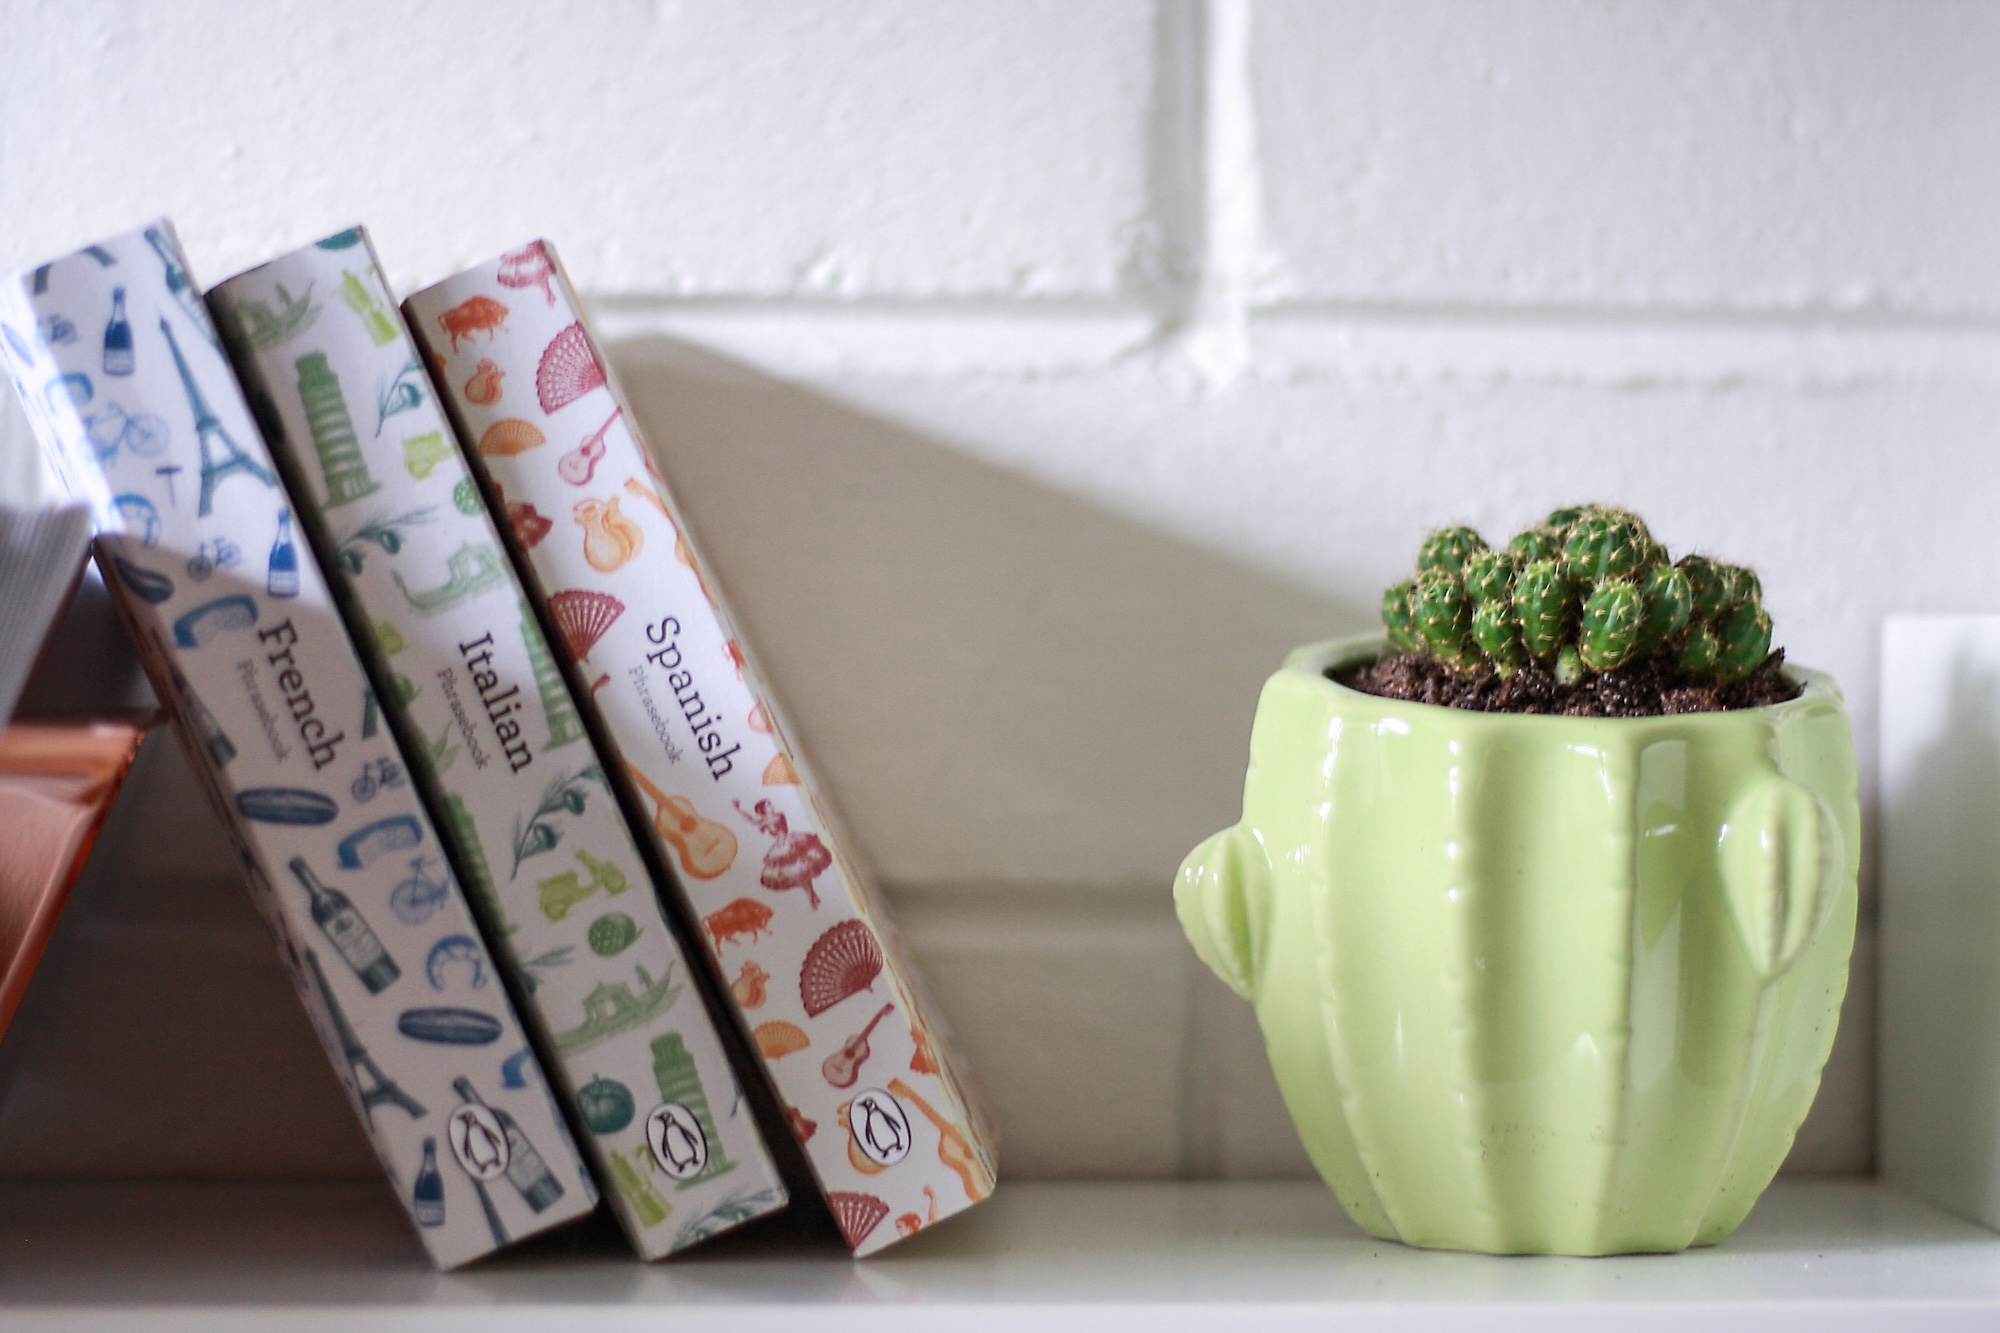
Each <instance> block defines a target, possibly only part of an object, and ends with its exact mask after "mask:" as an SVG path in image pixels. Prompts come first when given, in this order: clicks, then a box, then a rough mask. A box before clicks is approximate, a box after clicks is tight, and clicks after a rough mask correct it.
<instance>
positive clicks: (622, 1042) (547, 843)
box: [209, 227, 785, 1258]
mask: <svg viewBox="0 0 2000 1333" xmlns="http://www.w3.org/2000/svg"><path fill="white" fill-rule="evenodd" d="M209 305H210V308H211V309H212V310H213V312H214V313H215V316H216V322H217V325H218V327H220V328H221V330H222V332H223V340H224V343H225V344H226V345H227V346H228V348H229V350H230V352H231V355H232V356H233V357H234V358H235V361H236V365H237V368H238V372H239V375H240V376H241V378H242V380H243V382H244V385H245V386H246V388H247V389H248V390H249V393H250V399H251V402H252V404H253V406H254V407H256V408H257V409H258V410H259V411H260V413H261V414H262V416H263V425H264V431H265V435H266V436H267V438H269V439H270V441H271V444H272V448H273V451H274V452H275V454H276V455H277V459H278V463H279V467H280V471H281V474H282V475H283V476H284V478H285V480H286V481H287V482H288V483H289V485H290V488H291V492H292V494H293V496H294V497H295V498H296V499H297V501H298V503H299V506H300V513H299V517H300V519H301V520H302V527H303V530H304V531H305V532H306V533H307V534H309V535H310V536H311V537H312V539H313V546H314V548H315V550H316V551H317V552H318V554H319V557H320V561H321V564H322V566H323V567H324V568H325V569H326V571H327V573H328V576H329V579H330V580H331V582H332V583H333V585H334V589H335V592H336V595H337V598H338V600H340V601H341V602H342V603H343V609H344V610H345V611H346V613H347V616H348V623H349V626H350V628H352V629H353V630H354V631H355V633H356V637H357V639H358V638H361V637H362V636H363V635H365V636H366V637H367V638H368V639H370V640H372V646H373V652H374V656H375V660H376V671H375V679H376V682H377V686H378V693H379V694H380V695H381V696H382V697H383V699H384V702H385V704H386V706H387V707H388V709H389V712H390V714H391V715H392V716H393V717H394V718H396V719H397V721H398V722H399V724H400V725H401V727H402V729H403V737H404V741H405V744H404V752H405V753H406V754H407V755H408V756H409V758H410V761H411V763H412V764H413V765H414V766H415V769H416V771H415V773H414V774H412V775H411V776H412V777H414V778H416V779H417V780H418V781H419V782H420V785H421V786H422V787H423V788H424V789H425V790H426V791H427V793H428V795H429V799H430V804H431V808H432V809H433V810H434V811H435V812H436V813H437V819H438V826H439V832H440V833H441V834H442V835H443V836H444V837H445V838H446V839H447V840H449V841H451V842H452V843H453V846H454V850H455V853H456V856H455V858H454V859H455V861H456V864H457V866H458V868H459V870H460V878H461V880H462V882H463V883H464V884H465V885H466V886H467V888H468V889H470V890H471V891H472V892H473V893H474V895H475V898H476V900H479V899H483V900H484V904H485V908H484V917H485V921H486V924H487V927H488V929H487V939H488V941H489V942H490V944H491V945H492V948H493V953H494V955H495V957H496V959H497V961H499V963H500V964H501V966H503V967H505V968H507V969H509V970H510V971H511V972H512V973H513V975H514V977H515V978H516V979H517V981H518V983H519V985H518V987H517V992H516V993H517V994H520V995H522V997H523V998H522V1001H521V1009H522V1013H523V1016H524V1017H525V1018H526V1019H527V1020H528V1021H529V1023H530V1024H531V1025H536V1026H538V1028H539V1036H540V1038H541V1050H542V1051H543V1052H544V1054H545V1056H546V1058H547V1062H548V1067H549V1073H550V1077H551V1080H552V1082H553V1083H554V1084H555V1085H557V1086H558V1087H560V1088H561V1089H562V1095H563V1097H564V1098H565V1099H566V1100H567V1101H568V1102H569V1103H570V1105H571V1106H572V1107H573V1108H575V1111H576V1118H575V1121H574V1123H575V1124H576V1125H577V1127H578V1129H579V1131H580V1134H581V1139H582V1143H583V1146H584V1149H585V1151H586V1153H587V1154H588V1155H589V1156H590V1158H591V1160H592V1161H593V1163H594V1164H595V1166H596V1167H597V1170H598V1179H599V1181H600V1182H601V1183H602V1184H603V1186H604V1187H605V1191H606V1197H607V1198H608V1199H609V1200H610V1202H611V1204H612V1208H613V1211H614V1212H616V1214H617V1215H618V1218H619V1220H620V1222H621V1223H622V1224H623V1226H624V1229H625V1232H626V1234H627V1236H628V1237H630V1239H631V1241H632V1243H633V1245H634V1247H635V1248H636V1249H637V1250H638V1251H639V1252H640V1253H641V1254H642V1255H644V1256H645V1257H647V1258H659V1257H661V1256H664V1255H667V1254H670V1253H672V1252H674V1251H676V1250H678V1249H681V1248H684V1247H685V1246H687V1245H690V1244H693V1243H695V1242H696V1241H699V1240H702V1239H705V1238H707V1237H709V1236H712V1235H715V1234H717V1233H719V1232H721V1231H724V1230H727V1229H729V1228H730V1227H732V1226H735V1225H737V1224H738V1223H741V1222H746V1221H749V1220H750V1219H752V1218H755V1217H758V1216H761V1215H763V1214H765V1213H768V1212H771V1211H774V1210H776V1209H778V1208H781V1207H783V1206H784V1203H785V1191H784V1187H783V1185H782V1183H781V1182H780V1180H779V1176H778V1173H777V1170H776V1168H775V1167H774V1166H773V1164H772V1162H771V1158H770V1154H769V1153H768V1152H767V1150H766V1149H765V1146H764V1141H763V1138H762V1136H761V1135H760V1133H759V1132H758V1128H757V1123H756V1118H755V1116H754V1114H753V1113H752V1111H751V1109H750V1107H749V1104H748V1103H747V1101H746V1099H745V1098H744V1097H743V1096H742V1094H741V1092H740V1090H739V1089H738V1086H737V1082H736V1079H735V1076H734V1074H733V1073H732V1072H731V1070H730V1066H729V1058H728V1054H727V1052H726V1050H725V1048H724V1046H723V1044H722V1042H721V1040H720V1039H719V1038H718V1036H717V1033H716V1030H715V1027H714V1025H713V1023H712V1022H711V1020H710V1017H709V1015H708V1013H707V1011H706V1010H705V1009H704V1008H703V1003H702V997H701V995H700V993H699V990H698V988H697V987H696V986H695V985H693V984H692V980H693V979H692V976H691V970H690V967H689V962H688V959H687V958H685V957H684V956H683V954H682V952H681V947H680V944H679V943H678V941H677V940H676V938H675V935H674V932H673V930H672V928H671V927H670V926H669V924H668V923H667V920H666V918H665V916H664V914H663V912H662V909H661V905H660V898H659V896H658V893H657V891H656V889H655V886H654V884H653V881H652V878H651V876H650V875H649V873H648V871H647V869H646V867H645V865H644V864H643V862H642V861H641V858H640V855H639V852H638V849H637V847H636V846H635V844H634V842H633V838H632V834H631V831H630V830H629V829H628V828H627V826H626V822H625V817H624V815H623V813H622V812H621V811H620V809H619V807H618V804H617V800H616V798H615V797H614V796H613V795H612V794H611V792H610V790H609V789H608V786H607V777H606V771H605V765H604V763H603V761H602V760H601V759H600V758H599V756H598V754H597V752H596V748H595V747H594V746H593V745H592V743H591V740H590V738H589V737H588V736H586V735H585V734H584V728H583V723H582V720H581V717H580V716H579V714H578V711H577V705H576V700H575V699H574V698H572V696H571V694H570V689H569V685H568V683H567V682H566V681H565V680H564V678H563V674H562V672H561V671H560V670H559V669H558V667H557V665H556V661H555V658H554V656H553V654H552V653H551V651H550V649H549V646H548V644H547V643H546V642H545V640H544V639H543V636H542V631H541V628H540V625H539V623H538V622H537V620H536V618H535V615H534V612H533V610H532V608H531V607H530V606H529V604H528V602H527V599H526V595H525V593H524V592H523V590H522V586H521V583H520V580H519V579H518V578H517V577H516V575H515V572H514V569H513V566H512V564H511V563H510V562H509V560H508V557H507V555H506V553H505V550H504V548H503V546H502V543H501V539H500V535H499V533H498V532H497V531H496V529H495V527H494V523H493V520H492V518H491V517H490V516H489V515H488V513H487V510H486V505H485V502H484V500H483V499H482V498H481V496H480V493H479V489H478V487H477V485H476V484H475V482H474V480H473V478H472V477H471V475H470V474H469V472H468V471H467V468H466V463H465V460H464V457H463V456H462V455H461V453H460V451H459V448H458V445H457V441H456V439H455V437H454V436H453V434H452V426H451V423H450V422H449V421H448V420H446V418H445V415H444V413H443V410H442V409H441V408H440V406H439V405H438V403H437V401H436V398H435V396H434V392H433V390H432V388H431V385H430V379H429V377H428V376H427V375H426V374H425V372H424V369H423V366H422V364H421V363H420V361H419V360H418V354H417V350H416V347H415V346H414V344H412V342H411V341H410V338H409V335H408V333H407V331H406V330H405V329H404V326H403V320H402V315H401V314H400V312H399V311H398V310H397V307H396V303H395V300H394V298H392V297H391V296H390V294H389V291H388V289H387V287H386V285H385V283H384V280H383V277H382V272H381V268H380V265H379V263H378V262H377V259H376V256H375V253H374V250H373V247H372V245H371V244H370V242H369V239H368V237H367V235H366V233H365V231H364V230H363V229H361V228H359V227H356V228H353V229H350V230H348V231H344V232H341V233H339V234H337V235H334V236H330V237H328V238H326V239H325V240H322V241H319V242H317V243H316V244H313V245H308V246H304V247H302V248H300V249H298V250H294V251H292V252H291V253H290V254H287V255H284V256H282V257H280V258H278V259H274V260H272V261H271V262H269V263H267V264H263V265H260V266H259V267H257V268H254V269H252V270H250V271H249V272H247V273H244V274H242V275H240V276H238V277H234V278H231V279H229V280H228V281H226V282H224V283H221V284H220V285H218V286H217V287H216V288H215V289H214V290H213V291H212V292H211V293H210V294H209ZM364 654H366V649H364ZM384 780H385V781H395V782H400V781H402V780H403V775H401V774H397V775H384Z"/></svg>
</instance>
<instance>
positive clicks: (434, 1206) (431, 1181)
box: [410, 1135, 444, 1227]
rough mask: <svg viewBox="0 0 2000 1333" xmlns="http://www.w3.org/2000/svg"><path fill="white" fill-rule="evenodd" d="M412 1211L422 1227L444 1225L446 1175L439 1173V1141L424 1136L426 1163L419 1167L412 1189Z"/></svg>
mask: <svg viewBox="0 0 2000 1333" xmlns="http://www.w3.org/2000/svg"><path fill="white" fill-rule="evenodd" d="M410 1205H411V1206H410V1211H411V1212H413V1213H414V1214H416V1218H417V1225H418V1226H420V1227H441V1226H443V1225H444V1177H443V1176H442V1175H440V1174H439V1173H438V1141H437V1140H436V1139H434V1138H431V1137H430V1136H428V1135H426V1136H425V1137H424V1164H423V1165H422V1166H421V1167H419V1168H418V1169H417V1183H416V1185H415V1186H414V1187H413V1188H412V1189H411V1190H410Z"/></svg>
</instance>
